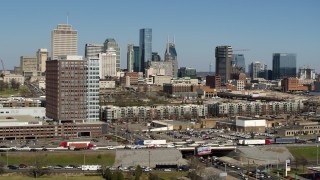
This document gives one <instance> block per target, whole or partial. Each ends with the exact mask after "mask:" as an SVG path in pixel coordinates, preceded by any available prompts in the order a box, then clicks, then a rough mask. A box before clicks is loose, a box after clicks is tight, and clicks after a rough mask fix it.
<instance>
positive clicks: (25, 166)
mask: <svg viewBox="0 0 320 180" xmlns="http://www.w3.org/2000/svg"><path fill="white" fill-rule="evenodd" d="M27 167H28V166H27V165H25V164H19V169H25V168H27Z"/></svg>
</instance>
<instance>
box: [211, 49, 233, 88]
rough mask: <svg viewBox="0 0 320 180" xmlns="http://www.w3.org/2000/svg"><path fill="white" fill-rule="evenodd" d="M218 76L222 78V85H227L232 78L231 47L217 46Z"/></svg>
mask: <svg viewBox="0 0 320 180" xmlns="http://www.w3.org/2000/svg"><path fill="white" fill-rule="evenodd" d="M215 57H216V75H219V76H220V77H221V83H223V84H224V83H226V82H228V80H230V76H231V59H232V47H231V46H217V47H216V49H215Z"/></svg>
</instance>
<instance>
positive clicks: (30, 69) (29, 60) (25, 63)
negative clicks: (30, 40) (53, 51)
mask: <svg viewBox="0 0 320 180" xmlns="http://www.w3.org/2000/svg"><path fill="white" fill-rule="evenodd" d="M20 67H21V71H22V75H23V76H28V77H30V76H36V75H37V72H38V60H37V57H34V56H21V57H20Z"/></svg>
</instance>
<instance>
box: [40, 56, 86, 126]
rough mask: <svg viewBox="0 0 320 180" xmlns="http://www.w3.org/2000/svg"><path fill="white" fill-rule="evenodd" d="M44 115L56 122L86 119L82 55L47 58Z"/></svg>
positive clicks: (84, 71)
mask: <svg viewBox="0 0 320 180" xmlns="http://www.w3.org/2000/svg"><path fill="white" fill-rule="evenodd" d="M46 69H47V73H46V103H47V104H46V115H47V117H49V118H52V119H53V120H55V121H60V122H85V121H86V120H87V103H90V102H88V101H87V62H86V61H85V60H84V59H83V57H82V56H60V57H59V58H58V59H56V60H51V61H47V67H46Z"/></svg>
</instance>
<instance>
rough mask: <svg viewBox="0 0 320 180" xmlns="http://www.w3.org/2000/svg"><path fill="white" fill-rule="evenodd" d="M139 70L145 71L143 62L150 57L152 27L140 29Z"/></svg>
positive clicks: (149, 59)
mask: <svg viewBox="0 0 320 180" xmlns="http://www.w3.org/2000/svg"><path fill="white" fill-rule="evenodd" d="M139 59H140V62H139V72H144V71H145V68H146V67H145V64H146V62H148V61H151V59H152V29H150V28H144V29H140V37H139Z"/></svg>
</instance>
